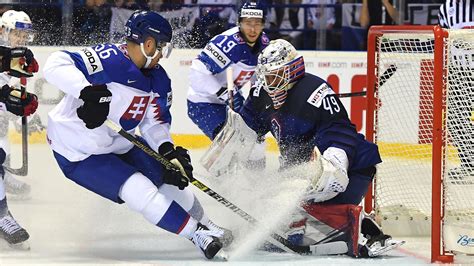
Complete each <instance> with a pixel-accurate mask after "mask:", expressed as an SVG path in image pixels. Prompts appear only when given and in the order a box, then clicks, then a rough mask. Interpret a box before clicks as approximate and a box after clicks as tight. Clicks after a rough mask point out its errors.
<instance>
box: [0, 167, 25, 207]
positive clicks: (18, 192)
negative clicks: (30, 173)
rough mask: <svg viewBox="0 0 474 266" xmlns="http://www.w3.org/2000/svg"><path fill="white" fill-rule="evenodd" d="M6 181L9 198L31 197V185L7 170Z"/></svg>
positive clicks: (23, 198)
mask: <svg viewBox="0 0 474 266" xmlns="http://www.w3.org/2000/svg"><path fill="white" fill-rule="evenodd" d="M4 183H5V190H6V193H7V194H8V199H9V200H27V199H31V186H30V185H28V184H26V183H25V182H23V181H21V180H19V179H16V178H15V177H14V176H13V175H12V174H11V173H9V172H7V171H6V172H5V177H4Z"/></svg>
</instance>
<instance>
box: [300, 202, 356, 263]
mask: <svg viewBox="0 0 474 266" xmlns="http://www.w3.org/2000/svg"><path fill="white" fill-rule="evenodd" d="M303 209H304V210H305V211H306V212H307V213H308V214H309V215H311V216H312V217H314V218H315V219H316V220H318V221H320V222H322V223H324V224H326V225H327V226H330V227H331V228H334V229H335V230H336V231H335V233H338V232H341V233H343V237H342V239H343V240H344V241H345V242H346V243H347V247H348V249H347V254H348V255H350V256H354V257H357V256H359V248H358V245H359V242H360V239H359V232H360V222H361V217H362V215H361V213H362V207H360V206H357V205H352V204H338V205H332V204H317V203H312V204H306V205H304V206H303ZM335 233H332V234H333V235H335V236H338V234H335ZM340 240H341V238H340V237H337V238H335V239H331V238H330V237H328V238H326V240H324V241H319V242H323V243H330V242H336V241H340Z"/></svg>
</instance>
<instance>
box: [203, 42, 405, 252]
mask: <svg viewBox="0 0 474 266" xmlns="http://www.w3.org/2000/svg"><path fill="white" fill-rule="evenodd" d="M256 75H257V84H258V85H259V86H256V87H253V88H252V90H251V91H250V95H249V98H248V99H247V100H246V102H245V104H244V105H243V107H242V109H241V110H240V114H238V113H236V112H233V111H232V110H229V111H228V118H227V121H228V122H227V123H226V124H225V126H224V127H223V129H222V131H221V132H220V133H219V135H218V136H217V137H216V140H215V141H214V142H213V144H212V145H213V146H219V147H220V149H212V147H211V149H210V150H214V151H216V154H214V155H216V156H211V157H210V158H225V156H223V157H221V156H220V154H218V152H217V151H218V150H220V151H222V152H225V153H229V152H230V153H232V152H234V154H235V155H236V156H239V157H241V156H244V157H245V156H247V154H248V152H249V150H250V148H251V147H245V144H246V143H252V141H253V140H255V139H256V138H257V136H258V135H263V134H266V133H267V132H271V134H272V135H273V136H274V137H275V138H276V140H277V143H278V146H279V149H280V163H281V165H280V170H281V171H289V169H291V168H292V167H294V166H298V165H301V164H303V163H307V162H311V161H312V160H315V162H314V163H312V164H309V165H310V167H312V168H311V169H308V171H309V172H314V176H313V177H312V178H311V185H310V186H309V188H308V191H307V192H306V193H305V196H304V199H303V201H302V203H301V206H300V209H304V211H305V212H304V214H305V215H306V217H304V216H300V217H301V218H297V219H292V220H293V222H292V224H291V225H290V228H289V229H288V230H287V231H288V232H287V236H288V240H289V241H291V242H292V243H293V244H295V245H312V247H313V248H314V249H318V250H319V251H318V252H316V253H318V254H344V253H347V254H349V255H352V256H355V257H374V256H378V255H380V254H382V253H383V252H386V251H388V250H390V249H393V248H395V247H397V246H399V245H400V244H402V243H403V242H399V241H395V240H392V239H391V237H390V236H389V235H385V234H384V233H383V232H382V230H381V229H380V227H378V225H377V224H376V223H375V221H374V220H373V219H372V218H371V217H370V216H368V215H365V214H364V213H363V212H362V211H361V207H359V206H357V205H358V204H359V203H360V202H361V200H362V197H363V196H364V195H365V193H366V192H367V189H368V186H369V184H370V183H371V181H372V178H373V176H374V174H375V171H376V168H375V165H376V164H378V163H380V162H381V158H380V155H379V152H378V148H377V145H375V144H374V143H370V142H368V141H367V140H365V138H364V136H363V135H362V134H359V133H357V131H356V129H355V126H354V125H353V124H352V123H351V121H350V120H349V118H348V115H347V112H346V110H345V108H344V106H343V105H342V103H341V101H340V100H339V98H338V97H337V96H336V95H335V93H334V91H333V90H332V89H331V86H330V85H329V84H327V83H326V82H325V81H324V80H323V79H321V78H319V77H317V76H315V75H312V74H310V73H306V72H305V66H304V59H303V57H302V56H300V55H298V53H297V51H296V50H295V48H294V47H293V46H292V45H291V44H290V43H289V42H287V41H285V40H282V39H278V40H274V41H271V42H270V44H269V45H268V46H267V47H266V48H265V49H264V50H263V52H262V53H261V54H260V55H259V57H258V65H257V69H256ZM221 134H222V136H231V137H223V138H222V137H221ZM219 141H222V142H221V143H219ZM233 143H239V148H238V150H237V151H235V150H234V151H232V150H230V149H228V148H227V146H229V147H235V146H234V145H233ZM319 151H321V153H322V156H321V155H320V153H319ZM209 163H210V164H215V165H216V166H217V167H218V166H219V165H220V166H222V167H226V164H227V162H224V163H223V164H221V163H222V162H221V161H220V160H219V159H217V160H214V161H210V162H209ZM295 217H298V215H295ZM308 217H310V218H311V219H308ZM310 220H313V221H317V224H320V225H321V224H323V225H324V226H325V227H326V228H329V229H331V230H332V231H331V233H330V234H327V235H325V236H324V237H322V238H321V239H324V241H322V242H320V243H318V241H313V242H312V243H311V242H309V243H307V242H306V243H305V242H304V240H305V238H304V237H303V236H304V233H305V228H306V225H307V222H309V221H310ZM328 231H329V230H320V232H328ZM322 243H324V244H322ZM341 244H342V245H341Z"/></svg>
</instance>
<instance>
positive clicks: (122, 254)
mask: <svg viewBox="0 0 474 266" xmlns="http://www.w3.org/2000/svg"><path fill="white" fill-rule="evenodd" d="M202 152H203V151H201V150H194V151H192V152H191V153H192V158H193V159H194V161H195V162H197V161H198V158H199V156H201V154H202ZM275 165H276V159H275V158H270V160H269V167H274V166H275ZM197 168H198V169H196V173H197V176H198V177H200V178H201V181H202V182H204V183H206V184H209V185H210V187H211V188H212V189H214V190H216V191H218V192H219V193H221V194H222V196H224V197H226V198H228V199H229V200H230V201H231V202H233V203H235V204H236V205H238V206H239V207H241V208H242V209H244V210H246V211H248V212H249V213H250V214H252V215H254V216H255V218H257V219H260V220H261V221H262V223H263V221H265V224H266V223H267V222H268V221H270V222H273V223H274V222H275V221H277V220H282V219H283V217H284V216H285V213H286V212H287V211H288V210H289V209H288V206H289V205H290V204H291V201H292V200H295V197H296V196H295V194H292V193H291V187H287V190H285V191H284V193H277V192H276V191H274V189H275V188H278V186H277V185H278V184H280V183H283V182H284V180H283V179H281V178H280V177H278V176H274V175H270V174H269V175H270V176H266V175H265V176H264V175H259V176H246V177H245V178H243V177H242V178H238V177H236V178H235V179H233V180H230V181H227V182H229V183H225V182H224V181H219V180H217V181H216V180H214V179H209V178H206V177H204V176H203V175H204V173H205V172H204V171H203V170H202V169H200V168H199V167H197ZM22 180H25V181H27V182H28V183H29V184H31V185H32V199H31V200H28V201H10V202H9V205H10V209H11V211H12V213H13V215H14V216H15V218H16V219H17V220H18V221H19V222H20V223H21V224H22V225H23V226H24V227H25V228H26V229H27V230H28V232H29V233H30V235H31V238H30V245H31V250H30V251H17V250H11V249H10V248H9V247H8V246H7V245H6V244H5V243H1V244H0V265H8V264H17V263H21V264H53V263H54V264H127V265H131V264H154V265H210V264H212V265H216V264H225V265H341V264H355V265H370V264H372V265H380V264H381V263H383V264H398V265H405V264H426V263H427V262H428V261H429V260H428V256H429V244H428V243H429V242H428V241H427V239H406V240H407V244H406V245H405V246H404V248H402V249H399V250H396V251H392V252H390V253H389V254H388V255H387V256H384V257H382V258H378V259H358V260H354V259H352V258H349V257H346V256H331V257H316V256H299V255H293V254H286V253H269V252H265V251H259V250H257V249H256V248H255V245H257V244H258V243H259V242H261V241H262V238H265V234H262V233H260V234H258V233H256V232H255V230H253V231H252V227H251V226H250V225H249V224H248V222H246V221H244V220H243V219H242V218H240V217H239V216H237V215H236V214H234V213H233V212H231V211H230V210H228V209H226V208H225V207H223V206H222V205H220V203H218V202H216V201H215V200H214V199H212V198H210V197H209V196H207V195H205V194H204V193H202V192H201V191H199V190H198V189H195V190H194V191H195V193H196V195H197V196H198V198H199V199H200V200H201V202H202V204H203V205H204V208H205V210H206V211H207V212H208V214H209V216H210V217H211V218H212V219H213V220H214V221H215V222H216V223H218V224H219V225H222V226H225V227H228V228H230V229H233V230H234V232H235V233H236V235H237V240H236V245H234V247H233V248H232V249H231V250H229V252H228V254H229V256H230V260H229V261H228V262H216V261H206V260H205V259H203V257H202V256H201V254H199V253H198V251H197V250H196V248H195V247H194V245H193V244H192V243H191V242H190V241H188V240H185V239H183V238H180V237H178V236H175V235H172V234H170V233H167V232H165V231H163V230H161V229H159V228H157V227H156V226H154V225H151V224H149V223H148V222H147V221H145V219H144V218H142V217H141V215H139V214H136V213H134V212H132V211H130V210H128V209H127V207H126V206H125V205H117V204H114V203H112V202H110V201H108V200H104V199H102V198H100V197H99V196H96V195H95V194H93V193H91V192H89V191H87V190H85V189H83V188H81V187H79V186H78V185H76V184H74V183H73V182H71V181H69V180H68V179H66V178H65V177H63V175H62V173H61V172H60V170H59V168H58V167H57V165H56V163H55V161H54V159H53V156H52V153H51V151H50V150H49V147H48V146H47V145H41V144H39V145H31V146H30V174H29V176H28V177H25V178H22ZM251 180H254V181H251ZM269 180H270V181H271V180H272V181H274V182H269ZM294 183H295V184H293V185H295V186H299V185H301V183H298V182H294ZM211 184H212V186H211ZM223 184H224V185H223ZM286 185H287V184H285V186H286ZM262 186H263V187H264V188H265V189H263V191H255V190H256V189H258V188H261V187H262ZM218 189H221V191H219V190H218ZM282 194H283V195H282ZM252 198H259V199H261V201H260V202H248V200H249V199H252ZM275 198H277V199H278V200H274V199H275ZM259 206H260V207H259ZM261 206H264V207H261ZM275 210H276V211H275ZM272 212H273V213H274V215H275V216H272V215H269V214H270V213H272ZM278 216H280V218H275V217H278ZM274 225H276V224H275V223H274ZM257 231H261V227H258V229H257ZM238 243H246V244H245V245H242V244H241V245H239V244H238ZM249 243H253V244H252V245H250V244H249ZM243 246H245V247H243Z"/></svg>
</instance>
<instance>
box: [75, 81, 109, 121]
mask: <svg viewBox="0 0 474 266" xmlns="http://www.w3.org/2000/svg"><path fill="white" fill-rule="evenodd" d="M79 99H81V100H83V101H84V104H83V105H82V106H81V107H79V108H77V116H78V117H79V118H80V119H81V120H82V121H84V123H85V124H86V127H87V128H88V129H94V128H96V127H100V126H101V125H102V124H103V123H104V122H105V120H106V119H107V116H108V115H109V110H110V102H111V101H112V93H111V92H110V91H109V90H108V89H107V85H105V84H101V85H91V86H87V87H85V88H84V89H83V90H82V91H81V95H80V96H79Z"/></svg>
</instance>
